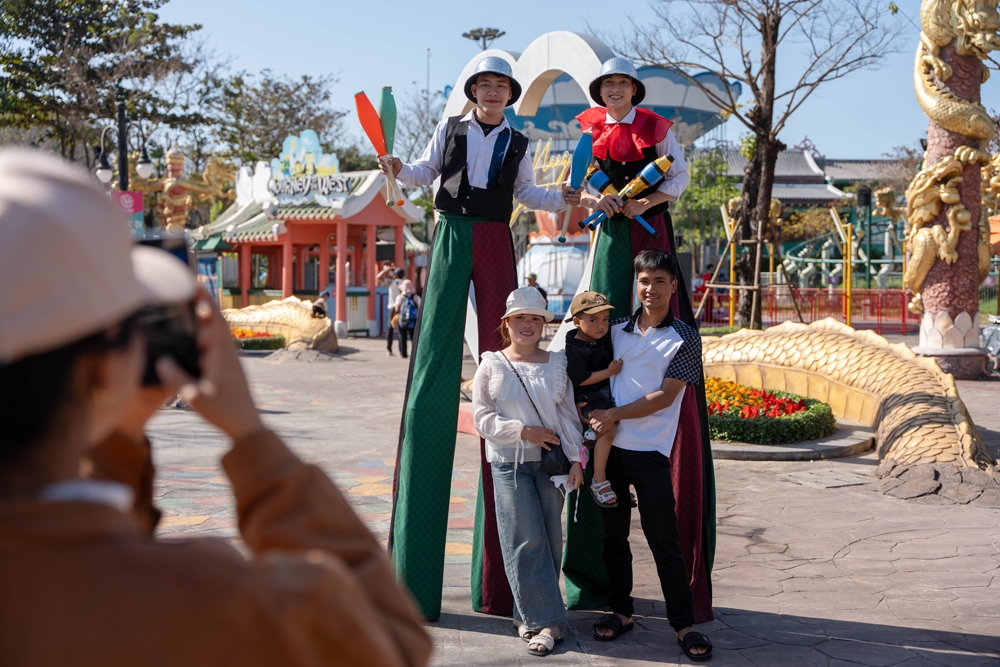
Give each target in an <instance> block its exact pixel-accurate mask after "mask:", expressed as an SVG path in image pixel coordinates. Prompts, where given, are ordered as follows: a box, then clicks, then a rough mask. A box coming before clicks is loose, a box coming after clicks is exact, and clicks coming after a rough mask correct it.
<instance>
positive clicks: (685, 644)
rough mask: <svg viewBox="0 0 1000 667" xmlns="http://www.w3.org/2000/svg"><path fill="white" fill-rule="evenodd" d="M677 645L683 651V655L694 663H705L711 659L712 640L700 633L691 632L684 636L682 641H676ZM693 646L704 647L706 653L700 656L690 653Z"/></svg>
mask: <svg viewBox="0 0 1000 667" xmlns="http://www.w3.org/2000/svg"><path fill="white" fill-rule="evenodd" d="M677 643H678V644H680V646H681V648H682V649H684V655H686V656H687V657H688V658H690V659H691V660H694V661H695V662H707V661H709V660H711V659H712V640H711V639H709V638H708V637H706V636H705V635H703V634H701V633H700V632H695V631H694V630H692V631H691V632H689V633H687V634H686V635H684V639H678V640H677ZM695 646H704V647H705V648H707V649H708V651H706V652H705V653H702V654H701V655H697V654H694V653H691V649H693V648H694V647H695Z"/></svg>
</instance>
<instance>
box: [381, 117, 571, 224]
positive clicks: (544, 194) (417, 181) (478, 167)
mask: <svg viewBox="0 0 1000 667" xmlns="http://www.w3.org/2000/svg"><path fill="white" fill-rule="evenodd" d="M473 113H474V111H470V112H469V113H467V114H466V115H465V116H464V117H463V118H462V122H463V123H468V125H469V127H468V129H467V130H466V135H465V145H466V151H465V160H466V170H467V174H468V177H469V185H470V186H472V187H474V188H485V187H486V186H487V185H488V184H489V175H490V162H492V161H493V148H494V146H496V143H497V137H498V136H499V135H500V133H501V132H502V131H503V130H504V129H505V128H506V129H509V130H510V131H511V132H513V129H512V128H511V127H510V124H509V123H508V122H507V118H506V117H504V119H503V122H502V123H500V125H499V126H498V127H496V128H495V129H494V130H493V131H491V132H490V133H489V135H484V134H483V128H482V127H480V125H479V123H478V122H476V120H475V118H474V117H473ZM447 135H448V121H447V120H443V121H441V122H440V123H438V126H437V128H436V129H435V130H434V136H433V137H432V138H431V142H430V143H429V144H427V148H425V149H424V152H423V154H422V155H421V156H420V159H419V160H417V161H416V162H414V163H413V164H403V166H402V167H400V169H399V174H398V175H397V176H396V178H397V180H399V182H400V183H402V184H403V186H404V187H407V188H415V187H417V186H420V185H430V184H431V183H433V182H434V179H435V178H437V177H438V176H440V175H441V169H442V167H443V166H444V153H445V148H446V147H445V139H446V138H447ZM510 144H511V142H510V141H508V142H507V148H506V149H505V150H504V155H506V154H507V151H508V150H510ZM514 199H516V200H517V201H518V202H520V203H521V204H524V206H525V207H527V208H529V209H531V210H533V211H539V210H540V211H552V212H555V211H561V210H563V209H565V208H566V200H565V199H564V198H563V196H562V191H561V189H553V190H546V189H545V188H540V187H538V186H537V185H535V171H534V169H533V168H532V166H531V147H530V146H529V147H528V150H526V151H525V152H524V157H522V158H521V163H520V164H519V165H518V167H517V178H515V179H514Z"/></svg>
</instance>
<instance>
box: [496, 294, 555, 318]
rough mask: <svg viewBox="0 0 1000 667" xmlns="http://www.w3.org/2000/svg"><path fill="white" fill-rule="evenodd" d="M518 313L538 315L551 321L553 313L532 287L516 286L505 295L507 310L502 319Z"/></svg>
mask: <svg viewBox="0 0 1000 667" xmlns="http://www.w3.org/2000/svg"><path fill="white" fill-rule="evenodd" d="M519 313H527V314H529V315H538V316H539V317H542V318H544V319H545V321H546V322H551V321H552V319H553V318H554V317H555V315H553V314H552V311H551V310H549V309H547V308H546V307H545V298H544V297H543V296H542V293H541V292H539V291H538V290H537V289H535V288H534V287H518V288H517V289H516V290H514V291H513V292H511V293H510V296H508V297H507V312H506V313H504V314H503V318H502V319H507V318H508V317H512V316H514V315H517V314H519Z"/></svg>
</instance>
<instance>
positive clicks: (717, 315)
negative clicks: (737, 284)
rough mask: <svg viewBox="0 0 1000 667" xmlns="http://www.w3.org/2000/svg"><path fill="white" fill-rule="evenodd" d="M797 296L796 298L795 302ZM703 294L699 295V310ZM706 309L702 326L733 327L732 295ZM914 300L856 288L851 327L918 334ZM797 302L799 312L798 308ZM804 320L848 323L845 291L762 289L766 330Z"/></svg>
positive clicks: (900, 293) (712, 299)
mask: <svg viewBox="0 0 1000 667" xmlns="http://www.w3.org/2000/svg"><path fill="white" fill-rule="evenodd" d="M793 294H794V299H793ZM700 298H701V295H697V294H696V295H695V299H694V301H695V304H694V305H695V308H696V309H697V307H698V304H699V303H700ZM706 298H707V301H706V302H705V307H704V308H703V309H702V314H701V324H702V326H725V325H727V324H729V294H728V293H725V292H715V293H712V294H709V295H708V296H707V297H706ZM911 298H912V294H911V293H910V292H909V291H908V290H900V289H887V290H867V289H855V290H853V291H852V292H851V326H853V327H854V328H855V329H873V330H875V332H876V333H879V334H883V333H892V334H904V335H905V334H908V333H916V331H917V330H918V328H919V326H920V319H919V317H918V316H917V315H914V314H913V313H911V312H910V311H909V310H907V308H906V304H907V303H909V300H910V299H911ZM796 302H797V304H798V309H796ZM800 315H801V321H802V322H804V323H806V324H810V323H812V322H816V321H818V320H822V319H825V318H827V317H832V318H834V319H836V320H839V321H841V322H846V320H847V298H846V294H845V293H844V290H843V289H829V288H805V289H799V288H795V289H794V291H793V289H792V288H790V287H789V286H788V285H768V286H765V287H762V288H761V317H762V319H763V324H764V326H765V327H770V326H774V325H776V324H781V323H782V322H787V321H792V322H798V321H800V320H799V316H800Z"/></svg>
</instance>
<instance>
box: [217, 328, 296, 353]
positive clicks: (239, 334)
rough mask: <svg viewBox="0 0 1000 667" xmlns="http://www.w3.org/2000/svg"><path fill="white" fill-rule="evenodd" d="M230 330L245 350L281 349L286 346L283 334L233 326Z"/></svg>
mask: <svg viewBox="0 0 1000 667" xmlns="http://www.w3.org/2000/svg"><path fill="white" fill-rule="evenodd" d="M229 332H230V333H231V334H232V335H233V338H234V339H235V340H236V342H237V344H239V346H240V348H241V349H244V350H280V349H281V348H283V347H285V337H284V336H282V335H281V334H269V333H264V332H263V331H251V330H250V329H246V328H243V327H233V328H231V329H230V330H229Z"/></svg>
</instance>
